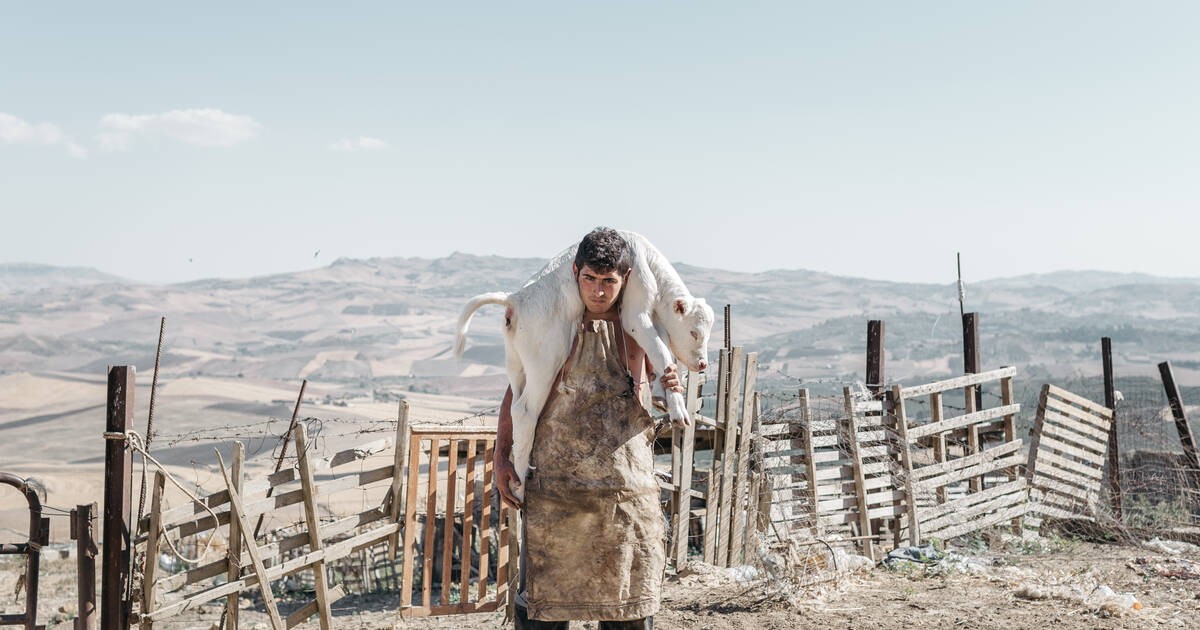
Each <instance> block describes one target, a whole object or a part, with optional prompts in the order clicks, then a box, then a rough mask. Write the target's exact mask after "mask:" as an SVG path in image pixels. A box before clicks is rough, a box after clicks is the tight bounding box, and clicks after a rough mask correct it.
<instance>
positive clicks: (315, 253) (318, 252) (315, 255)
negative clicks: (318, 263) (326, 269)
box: [313, 249, 321, 258]
mask: <svg viewBox="0 0 1200 630" xmlns="http://www.w3.org/2000/svg"><path fill="white" fill-rule="evenodd" d="M320 253H321V250H319V249H318V250H317V251H315V252H313V258H316V257H317V254H320Z"/></svg>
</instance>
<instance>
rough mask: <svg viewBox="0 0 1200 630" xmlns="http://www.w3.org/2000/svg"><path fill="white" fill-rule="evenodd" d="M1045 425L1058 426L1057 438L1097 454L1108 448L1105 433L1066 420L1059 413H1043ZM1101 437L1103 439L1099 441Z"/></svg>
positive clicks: (1080, 423) (1075, 421)
mask: <svg viewBox="0 0 1200 630" xmlns="http://www.w3.org/2000/svg"><path fill="white" fill-rule="evenodd" d="M1045 416H1046V420H1047V421H1048V422H1047V425H1048V426H1050V425H1049V423H1050V422H1053V423H1054V424H1056V425H1058V426H1057V427H1056V428H1057V429H1059V431H1058V436H1059V437H1061V438H1063V439H1066V440H1070V441H1072V442H1075V443H1077V444H1079V445H1080V446H1083V447H1086V448H1090V449H1092V450H1093V451H1096V452H1098V453H1104V452H1106V450H1107V448H1108V436H1107V435H1104V433H1105V432H1103V431H1097V430H1096V429H1093V428H1092V427H1089V426H1087V425H1085V424H1083V423H1082V422H1079V421H1077V420H1073V419H1071V418H1068V417H1066V416H1064V415H1062V414H1060V413H1056V412H1054V411H1050V410H1047V411H1046V413H1045ZM1101 435H1103V436H1104V437H1103V439H1101V437H1100V436H1101Z"/></svg>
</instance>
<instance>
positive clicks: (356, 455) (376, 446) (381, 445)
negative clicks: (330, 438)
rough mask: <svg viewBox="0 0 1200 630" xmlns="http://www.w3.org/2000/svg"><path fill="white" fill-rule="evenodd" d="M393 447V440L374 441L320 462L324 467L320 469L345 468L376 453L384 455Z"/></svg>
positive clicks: (337, 453) (353, 447) (339, 452)
mask: <svg viewBox="0 0 1200 630" xmlns="http://www.w3.org/2000/svg"><path fill="white" fill-rule="evenodd" d="M391 447H392V440H391V439H390V438H381V439H378V440H372V441H370V442H367V443H366V444H360V445H359V446H352V447H350V448H348V449H345V450H341V451H338V452H336V453H334V454H333V455H330V456H329V457H326V458H323V459H322V460H320V463H321V464H323V466H319V467H323V468H337V467H339V466H345V465H346V464H350V463H353V462H357V461H360V460H363V459H366V458H367V457H370V456H371V455H375V454H376V453H382V452H384V451H386V450H388V449H389V448H391Z"/></svg>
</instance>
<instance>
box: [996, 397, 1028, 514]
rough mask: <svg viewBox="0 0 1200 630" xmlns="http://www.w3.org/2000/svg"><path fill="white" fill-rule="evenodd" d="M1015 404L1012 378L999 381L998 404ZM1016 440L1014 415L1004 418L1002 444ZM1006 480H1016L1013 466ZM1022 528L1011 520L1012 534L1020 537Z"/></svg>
mask: <svg viewBox="0 0 1200 630" xmlns="http://www.w3.org/2000/svg"><path fill="white" fill-rule="evenodd" d="M1014 402H1015V400H1014V398H1013V386H1012V377H1011V376H1006V377H1004V378H1002V379H1000V404H1002V405H1004V406H1005V407H1007V406H1009V405H1011V404H1013V403H1014ZM1016 439H1017V418H1016V416H1015V415H1014V414H1009V415H1007V416H1004V442H1005V443H1006V444H1007V443H1009V442H1012V441H1013V440H1016ZM1008 478H1009V480H1011V481H1016V480H1017V478H1018V474H1017V467H1016V466H1013V467H1011V469H1010V470H1009V473H1008ZM1023 528H1024V519H1023V518H1021V517H1020V516H1018V517H1017V518H1014V519H1013V520H1012V533H1013V534H1016V535H1018V536H1020V535H1021V530H1022V529H1023Z"/></svg>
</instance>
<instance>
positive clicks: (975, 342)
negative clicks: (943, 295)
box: [962, 313, 983, 410]
mask: <svg viewBox="0 0 1200 630" xmlns="http://www.w3.org/2000/svg"><path fill="white" fill-rule="evenodd" d="M962 327H963V372H964V373H966V374H978V373H980V372H982V371H983V370H982V369H980V367H979V365H980V361H979V313H964V314H963V316H962ZM971 390H972V391H974V392H975V409H976V410H980V409H983V388H982V387H981V386H979V385H975V386H973V387H971Z"/></svg>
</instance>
